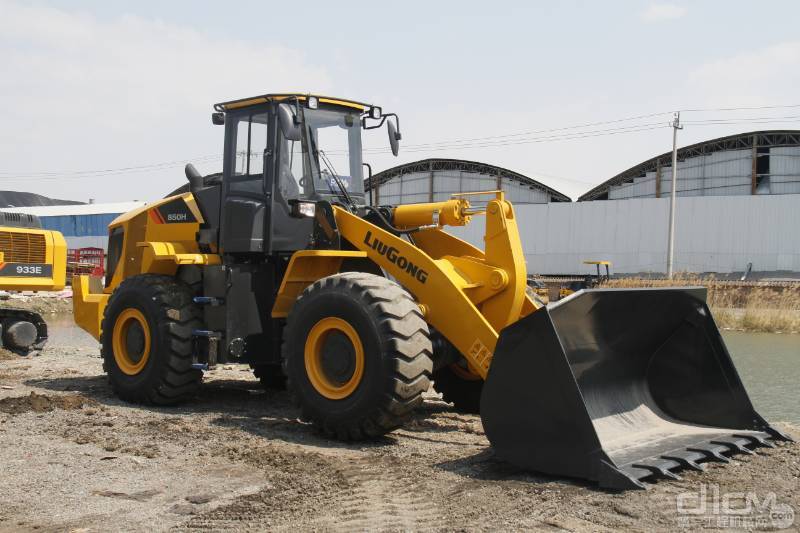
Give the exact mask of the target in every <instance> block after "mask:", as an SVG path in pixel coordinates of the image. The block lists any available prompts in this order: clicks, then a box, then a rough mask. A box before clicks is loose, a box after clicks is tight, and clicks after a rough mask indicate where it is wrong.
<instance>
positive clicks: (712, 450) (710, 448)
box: [686, 444, 731, 463]
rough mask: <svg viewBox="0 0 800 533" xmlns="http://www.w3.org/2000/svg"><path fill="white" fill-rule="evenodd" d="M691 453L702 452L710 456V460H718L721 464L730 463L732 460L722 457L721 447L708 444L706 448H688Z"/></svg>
mask: <svg viewBox="0 0 800 533" xmlns="http://www.w3.org/2000/svg"><path fill="white" fill-rule="evenodd" d="M686 449H687V450H689V451H690V452H700V453H704V454H706V455H707V456H708V458H709V460H717V461H719V462H720V463H730V462H731V460H730V459H728V458H727V457H725V456H724V455H722V452H721V451H720V447H719V446H714V445H711V444H706V445H704V446H694V447H691V448H686Z"/></svg>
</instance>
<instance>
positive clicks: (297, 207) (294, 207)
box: [289, 200, 317, 218]
mask: <svg viewBox="0 0 800 533" xmlns="http://www.w3.org/2000/svg"><path fill="white" fill-rule="evenodd" d="M289 205H290V206H291V215H292V216H293V217H295V218H303V217H309V218H313V217H314V215H315V214H316V212H317V204H316V203H314V202H303V201H301V200H289Z"/></svg>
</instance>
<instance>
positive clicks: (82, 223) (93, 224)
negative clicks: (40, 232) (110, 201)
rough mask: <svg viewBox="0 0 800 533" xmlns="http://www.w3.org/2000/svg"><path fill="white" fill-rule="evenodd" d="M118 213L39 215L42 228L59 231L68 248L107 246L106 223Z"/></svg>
mask: <svg viewBox="0 0 800 533" xmlns="http://www.w3.org/2000/svg"><path fill="white" fill-rule="evenodd" d="M119 215H120V214H119V213H102V214H96V215H58V216H52V217H47V216H43V217H39V219H40V220H41V221H42V227H43V228H44V229H51V230H56V231H60V232H61V234H62V235H64V238H65V239H66V241H67V247H69V248H86V247H98V248H103V249H104V250H105V249H106V247H107V246H108V225H109V224H110V223H111V221H112V220H114V219H115V218H117V217H118V216H119Z"/></svg>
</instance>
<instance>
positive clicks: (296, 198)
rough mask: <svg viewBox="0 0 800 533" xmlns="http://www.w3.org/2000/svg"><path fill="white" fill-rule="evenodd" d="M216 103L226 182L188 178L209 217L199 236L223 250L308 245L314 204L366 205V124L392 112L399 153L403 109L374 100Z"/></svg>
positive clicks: (293, 97) (279, 98)
mask: <svg viewBox="0 0 800 533" xmlns="http://www.w3.org/2000/svg"><path fill="white" fill-rule="evenodd" d="M214 109H215V110H216V112H215V113H214V114H213V115H212V121H213V122H214V124H218V125H224V126H225V148H224V152H225V153H224V162H223V172H222V179H221V182H217V183H213V184H212V183H208V182H206V183H203V184H202V185H201V180H199V179H198V176H197V175H196V172H195V171H190V170H187V177H189V178H190V182H191V183H193V185H192V192H193V193H194V196H195V199H196V201H197V203H198V206H199V208H200V210H201V212H202V214H203V218H204V219H205V220H206V224H204V225H203V227H202V228H201V231H200V236H199V241H200V243H201V245H203V246H205V247H207V248H208V249H209V250H212V251H216V252H219V253H223V254H230V253H234V254H239V253H262V254H263V253H275V252H293V251H296V250H301V249H304V248H307V247H308V244H309V236H310V235H311V234H312V231H313V220H312V218H310V217H309V215H310V216H313V207H311V206H308V204H313V203H315V202H318V201H326V202H330V203H331V204H339V205H342V206H345V207H347V208H354V207H355V206H358V205H364V203H365V198H364V175H363V168H364V166H365V165H364V164H363V161H362V156H361V154H362V145H361V132H362V130H365V129H374V128H378V127H381V126H382V125H383V124H384V122H387V119H391V120H388V130H389V137H390V144H391V147H392V151H393V153H394V154H395V155H397V146H398V141H399V139H400V133H399V131H398V126H397V120H398V119H397V115H395V114H393V113H392V114H383V113H382V111H381V109H380V108H379V107H376V106H373V105H369V104H364V103H360V102H354V101H351V100H344V99H339V98H329V97H323V96H315V95H301V94H269V95H264V96H257V97H254V98H247V99H243V100H234V101H231V102H223V103H220V104H216V105H215V106H214ZM189 172H193V176H192V177H190V176H189ZM304 205H306V206H308V207H307V208H306V209H303V208H302V206H304ZM304 215H305V216H304Z"/></svg>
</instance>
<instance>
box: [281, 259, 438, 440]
mask: <svg viewBox="0 0 800 533" xmlns="http://www.w3.org/2000/svg"><path fill="white" fill-rule="evenodd" d="M283 338H284V339H285V340H284V345H283V358H284V359H283V365H284V372H285V374H286V375H287V376H288V387H289V390H290V391H291V392H292V396H293V398H294V400H295V401H296V403H297V404H299V406H300V408H301V417H302V418H303V419H304V420H307V421H310V422H311V423H312V424H314V425H315V426H316V427H317V428H319V429H320V430H322V431H323V432H324V433H325V434H326V435H328V436H331V437H336V438H338V439H341V440H361V439H366V438H371V437H378V436H381V435H383V434H385V433H387V432H389V431H392V430H393V429H396V428H397V427H399V426H401V425H402V424H403V423H404V422H405V421H406V420H407V419H408V417H409V416H410V414H411V412H412V411H413V409H414V408H415V407H417V406H418V405H420V404H421V403H422V393H423V392H425V391H427V390H428V387H429V386H430V373H431V370H432V365H433V364H432V362H431V341H430V334H429V332H428V325H427V324H426V323H425V321H424V320H423V318H422V314H421V313H420V310H419V307H418V306H417V304H416V302H415V301H414V300H413V298H412V297H411V295H410V294H409V293H408V292H406V291H405V290H404V289H403V288H402V287H400V285H398V284H397V283H395V282H394V281H391V280H388V279H386V278H382V277H379V276H376V275H374V274H367V273H362V272H346V273H342V274H336V275H333V276H329V277H326V278H323V279H321V280H318V281H316V282H315V283H313V284H312V285H310V286H309V287H308V288H306V290H305V291H303V293H302V294H301V295H300V297H299V298H298V299H297V301H296V302H295V304H294V307H293V308H292V311H291V312H290V313H289V317H288V319H287V322H286V329H285V330H284V335H283Z"/></svg>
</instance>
